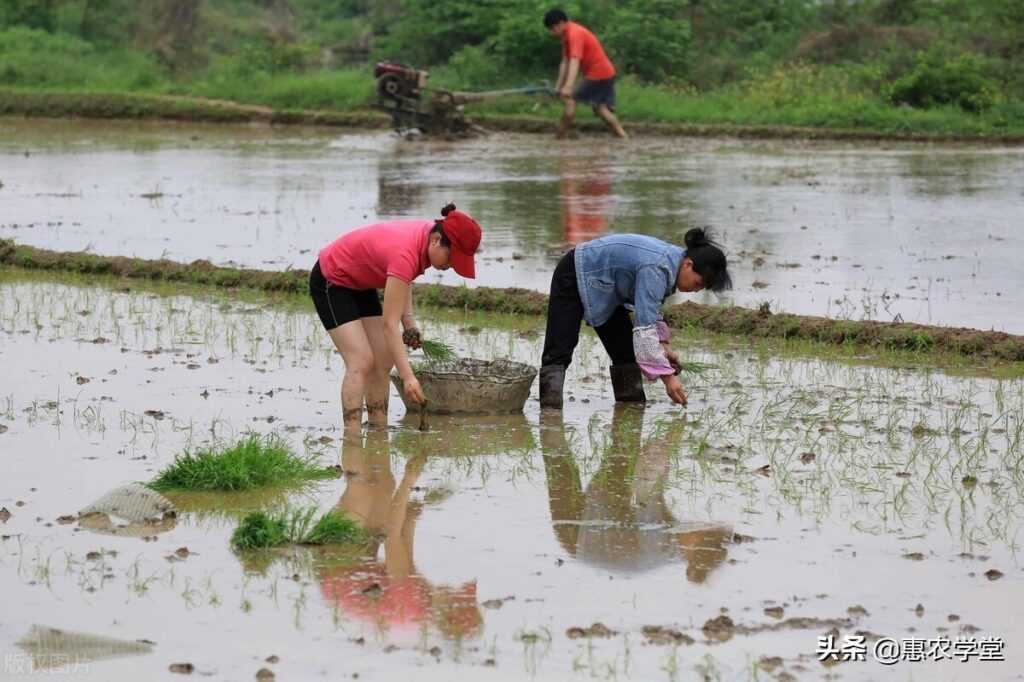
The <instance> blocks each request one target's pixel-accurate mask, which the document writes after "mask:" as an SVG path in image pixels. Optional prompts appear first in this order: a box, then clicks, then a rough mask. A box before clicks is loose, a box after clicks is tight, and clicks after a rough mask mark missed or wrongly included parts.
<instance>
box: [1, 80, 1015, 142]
mask: <svg viewBox="0 0 1024 682" xmlns="http://www.w3.org/2000/svg"><path fill="white" fill-rule="evenodd" d="M0 115H7V116H26V117H40V118H95V119H111V120H118V119H128V120H136V119H155V120H172V121H196V122H205V123H266V124H271V125H306V126H328V127H342V128H363V129H386V128H390V127H391V123H390V118H389V117H388V116H386V115H383V114H380V113H377V112H373V111H370V110H368V109H367V110H362V111H361V110H352V111H345V112H335V111H316V110H305V109H289V110H285V109H274V108H272V107H268V106H263V105H256V104H242V103H240V102H233V101H230V100H215V99H205V98H201V97H187V96H177V95H149V94H137V93H90V92H78V93H76V92H46V91H42V92H40V91H31V90H21V89H12V88H0ZM472 118H473V120H474V122H476V123H477V124H479V125H481V126H482V127H483V128H485V129H487V130H491V131H503V132H518V133H544V134H550V133H552V132H553V130H554V128H555V125H556V124H557V121H556V120H555V119H553V118H543V117H538V116H501V115H497V116H495V115H491V116H488V115H486V114H476V115H473V117H472ZM628 125H629V130H630V132H631V133H633V134H634V135H636V134H639V135H644V136H676V137H709V138H713V137H730V138H739V139H752V140H776V139H777V140H795V139H801V140H835V141H854V142H856V141H861V142H887V141H889V142H924V143H933V142H944V143H952V142H964V143H973V144H985V145H990V144H995V145H1024V135H1022V134H994V135H968V134H957V133H944V132H933V133H915V132H887V131H880V130H859V129H843V128H813V127H806V126H785V125H736V124H721V125H717V124H697V123H654V122H645V121H632V120H631V121H629V122H628ZM577 130H579V131H581V132H585V133H602V134H603V133H605V132H606V130H605V128H604V126H603V124H602V123H600V122H596V121H592V122H586V123H581V124H579V125H577Z"/></svg>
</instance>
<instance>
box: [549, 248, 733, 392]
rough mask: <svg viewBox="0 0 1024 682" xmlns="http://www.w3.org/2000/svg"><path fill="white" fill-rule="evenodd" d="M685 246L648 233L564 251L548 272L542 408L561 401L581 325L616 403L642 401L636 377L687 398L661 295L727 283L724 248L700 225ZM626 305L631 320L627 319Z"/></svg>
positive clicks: (640, 383)
mask: <svg viewBox="0 0 1024 682" xmlns="http://www.w3.org/2000/svg"><path fill="white" fill-rule="evenodd" d="M684 241H685V243H686V248H685V249H683V248H680V247H678V246H675V245H674V244H669V243H667V242H663V241H661V240H660V239H655V238H654V237H646V236H643V235H638V234H622V235H613V236H610V237H601V238H600V239H594V240H592V241H589V242H586V243H584V244H581V245H579V246H577V247H576V248H575V249H573V250H572V251H569V252H568V253H567V254H565V256H563V257H562V260H561V261H559V263H558V266H557V267H556V268H555V272H554V275H552V277H551V296H550V298H549V299H548V323H547V333H546V335H545V337H544V353H543V356H542V358H541V368H540V404H541V407H555V408H561V407H562V386H563V384H564V382H565V369H566V367H568V366H569V363H570V362H572V353H573V351H574V350H575V349H576V344H577V343H578V342H579V336H580V323H581V322H583V321H585V322H586V323H587V324H588V325H590V326H591V327H593V328H594V331H596V332H597V336H598V338H600V339H601V343H602V344H603V345H604V348H605V350H606V351H607V352H608V355H609V356H610V357H611V359H612V366H611V377H612V391H613V392H614V394H615V401H616V402H644V401H646V400H647V397H646V395H645V393H644V385H643V378H644V377H646V378H647V379H648V380H654V379H658V378H660V379H661V380H662V382H664V384H665V391H666V393H668V395H669V397H670V398H671V399H672V400H673V401H674V402H677V403H679V404H680V405H685V404H686V393H685V392H683V387H682V385H681V384H680V383H679V378H678V377H677V376H676V371H675V369H674V368H673V367H672V365H673V363H675V364H678V362H679V360H678V358H677V357H676V356H675V353H673V352H672V351H671V350H670V349H669V348H668V325H667V324H665V321H664V320H663V319H662V317H661V305H662V304H663V303H664V302H665V299H666V298H668V297H669V296H670V295H672V294H673V293H675V291H676V290H677V289H678V290H679V291H686V292H696V291H701V290H702V289H710V290H711V291H723V290H725V289H731V288H732V278H731V277H730V276H729V271H728V268H727V265H726V260H725V254H724V253H722V249H721V248H720V247H719V245H718V244H716V243H715V242H713V241H711V239H709V237H708V235H707V234H705V232H704V230H702V229H700V228H695V229H692V230H690V231H688V232H687V233H686V236H685V237H684ZM627 306H628V307H630V308H632V310H633V315H634V318H635V321H634V320H630V316H629V310H628V308H627Z"/></svg>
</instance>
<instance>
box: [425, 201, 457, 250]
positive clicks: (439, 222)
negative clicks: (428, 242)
mask: <svg viewBox="0 0 1024 682" xmlns="http://www.w3.org/2000/svg"><path fill="white" fill-rule="evenodd" d="M454 210H455V204H445V205H444V208H442V209H441V217H440V218H437V219H435V220H434V227H432V228H430V234H439V235H441V246H443V247H445V248H446V249H450V248H452V241H451V240H450V239H448V235H446V234H445V233H444V219H445V218H447V217H448V214H449V213H451V212H452V211H454ZM428 236H429V235H428Z"/></svg>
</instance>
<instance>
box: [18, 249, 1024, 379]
mask: <svg viewBox="0 0 1024 682" xmlns="http://www.w3.org/2000/svg"><path fill="white" fill-rule="evenodd" d="M0 265H4V266H7V267H20V268H26V269H34V270H43V271H47V270H49V271H60V272H64V273H76V274H84V275H107V276H114V277H119V278H123V279H141V280H153V281H164V282H182V283H186V284H197V285H208V286H217V287H225V288H229V289H249V290H255V291H267V292H285V293H295V294H302V293H305V292H306V291H307V290H308V278H309V273H308V271H306V270H285V271H273V270H254V269H246V268H241V269H240V268H225V267H218V266H215V265H213V264H212V263H210V262H209V261H205V260H197V261H194V262H192V263H178V262H175V261H169V260H144V259H141V258H126V257H123V256H100V255H95V254H90V253H81V252H65V251H50V250H47V249H38V248H35V247H32V246H22V245H18V244H15V243H14V241H13V240H9V239H5V240H0ZM413 296H414V298H415V299H416V302H417V304H418V305H430V306H437V307H443V308H457V309H463V310H476V311H488V312H495V313H502V314H518V315H544V314H545V313H546V311H547V300H548V297H547V296H546V295H545V294H542V293H540V292H537V291H532V290H529V289H519V288H515V287H509V288H493V287H476V288H472V289H471V288H468V287H456V286H446V285H441V284H417V285H414V288H413ZM664 313H665V319H666V320H667V321H668V323H669V325H670V326H672V327H675V328H677V329H682V328H693V329H700V330H705V331H710V332H715V333H720V334H729V335H733V336H742V337H766V338H779V339H799V340H806V341H813V342H819V343H826V344H834V345H848V346H852V347H856V348H858V349H879V350H888V351H911V352H936V351H937V352H946V353H952V354H954V355H961V356H968V357H978V358H989V359H995V360H1005V361H1010V362H1021V361H1024V336H1021V335H1015V334H1007V333H1005V332H997V331H982V330H978V329H967V328H962V327H939V326H934V325H923V324H914V323H906V322H878V321H871V320H859V321H858V320H835V319H830V318H827V317H818V316H812V315H794V314H790V313H772V312H770V311H769V310H767V309H764V308H761V309H751V308H743V307H739V306H709V305H702V304H698V303H682V304H678V305H673V306H666V307H665V308H664Z"/></svg>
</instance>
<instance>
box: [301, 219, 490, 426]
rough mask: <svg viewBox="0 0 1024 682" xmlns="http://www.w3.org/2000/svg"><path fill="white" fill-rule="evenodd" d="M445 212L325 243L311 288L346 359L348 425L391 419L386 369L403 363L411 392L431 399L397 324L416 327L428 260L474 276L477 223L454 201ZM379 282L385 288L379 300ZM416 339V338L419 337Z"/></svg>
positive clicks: (422, 401)
mask: <svg viewBox="0 0 1024 682" xmlns="http://www.w3.org/2000/svg"><path fill="white" fill-rule="evenodd" d="M441 215H442V218H441V219H440V220H435V221H430V220H393V221H391V222H386V223H378V224H376V225H369V226H367V227H361V228H359V229H357V230H354V231H352V232H349V233H347V234H344V235H342V236H341V237H339V238H338V239H336V240H334V241H333V242H331V243H330V244H328V245H327V246H325V247H324V248H323V249H322V250H321V251H320V257H319V259H318V260H317V263H316V265H314V266H313V269H312V271H311V272H310V273H309V294H310V296H311V297H312V299H313V305H314V306H315V307H316V312H317V314H318V315H319V316H320V321H321V322H322V323H323V325H324V329H326V330H327V333H328V334H330V336H331V340H332V341H333V342H334V345H335V347H336V348H337V349H338V352H339V353H341V357H342V359H343V360H344V361H345V376H344V378H343V379H342V382H341V407H342V414H343V416H344V420H345V426H346V427H348V426H359V424H360V422H361V421H362V416H363V405H364V404H365V405H366V411H367V416H368V417H369V420H370V422H371V423H375V424H386V423H387V418H388V390H389V389H388V374H389V373H390V372H391V368H392V367H397V368H398V373H399V375H400V376H401V377H402V381H403V383H404V385H405V395H406V398H408V399H409V400H411V401H413V402H416V403H419V404H420V405H423V404H426V402H427V399H426V397H425V396H424V395H423V389H422V388H421V387H420V382H419V381H418V380H417V379H416V375H415V374H413V371H412V367H411V366H410V365H409V357H408V356H407V355H406V352H405V344H404V343H403V342H402V335H401V334H399V331H398V325H399V322H401V324H402V326H403V327H404V328H405V329H407V330H408V329H416V319H415V318H414V317H413V311H412V281H413V280H414V279H416V278H417V277H419V276H420V275H422V274H423V272H424V271H425V270H426V269H427V267H429V266H433V267H435V268H437V269H438V270H447V269H448V268H454V269H455V272H457V273H459V274H460V275H462V276H463V277H469V278H471V279H472V278H474V277H475V276H476V270H475V267H474V260H473V256H474V254H475V253H476V250H477V248H478V247H479V246H480V225H478V224H477V222H476V221H475V220H473V219H472V218H470V217H469V216H468V215H466V214H465V213H460V212H459V211H456V210H455V205H454V204H449V205H447V206H445V207H444V208H443V209H441ZM378 289H383V290H384V303H383V306H382V305H381V300H380V296H379V294H378V293H377V290H378ZM414 347H418V344H416V343H415V342H414Z"/></svg>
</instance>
